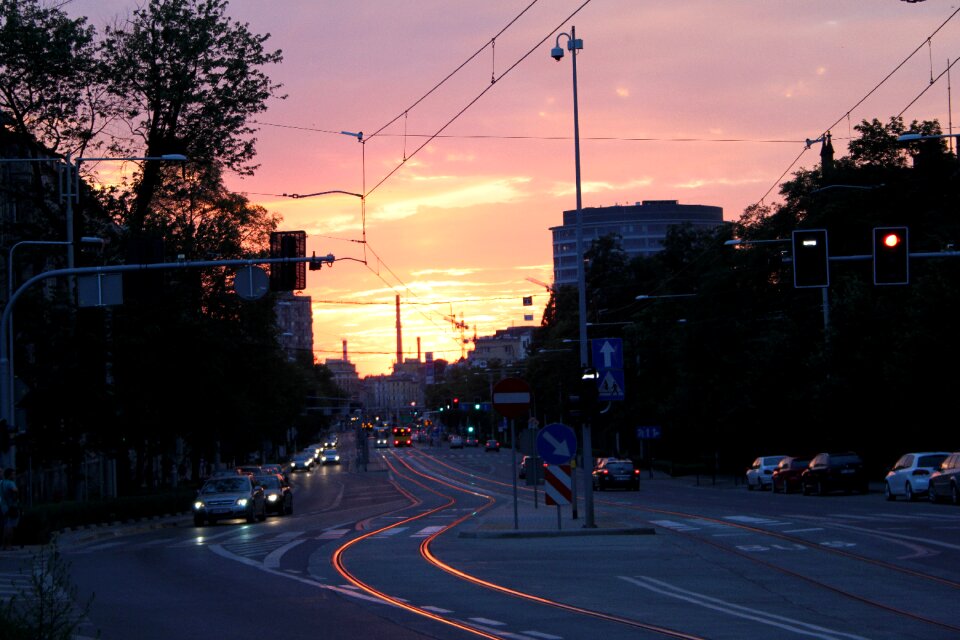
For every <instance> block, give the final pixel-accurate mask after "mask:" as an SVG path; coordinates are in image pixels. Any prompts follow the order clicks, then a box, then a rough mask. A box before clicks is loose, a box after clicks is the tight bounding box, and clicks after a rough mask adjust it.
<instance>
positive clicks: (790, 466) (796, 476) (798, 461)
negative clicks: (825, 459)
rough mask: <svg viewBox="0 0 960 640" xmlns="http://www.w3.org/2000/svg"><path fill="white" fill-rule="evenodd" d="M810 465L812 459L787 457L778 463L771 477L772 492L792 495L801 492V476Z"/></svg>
mask: <svg viewBox="0 0 960 640" xmlns="http://www.w3.org/2000/svg"><path fill="white" fill-rule="evenodd" d="M809 465H810V458H799V457H796V456H787V457H786V458H784V459H783V460H781V461H780V462H778V463H777V466H776V468H775V469H774V470H773V473H772V474H771V475H770V490H771V491H772V492H773V493H776V492H778V491H779V492H781V493H790V492H791V491H799V490H800V474H801V473H803V470H804V469H806V468H807V466H809Z"/></svg>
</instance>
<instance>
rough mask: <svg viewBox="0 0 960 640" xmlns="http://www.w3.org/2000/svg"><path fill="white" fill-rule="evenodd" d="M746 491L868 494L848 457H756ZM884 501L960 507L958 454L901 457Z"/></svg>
mask: <svg viewBox="0 0 960 640" xmlns="http://www.w3.org/2000/svg"><path fill="white" fill-rule="evenodd" d="M746 483H747V489H750V490H752V489H765V488H769V489H771V491H772V492H773V493H791V492H794V491H799V492H801V493H803V494H804V495H810V494H816V495H825V494H827V493H831V492H834V491H847V492H851V491H856V492H859V493H867V491H868V479H867V475H866V469H865V467H864V464H863V460H862V459H861V458H860V456H859V455H857V454H856V453H854V452H852V451H845V452H838V453H818V454H817V455H816V456H814V457H813V458H805V457H801V456H785V455H777V456H760V457H758V458H756V459H755V460H754V461H753V464H751V466H750V468H749V469H747V472H746ZM883 494H884V496H885V497H886V499H887V500H896V499H897V498H904V499H905V500H908V501H911V500H916V499H917V498H920V497H923V496H927V497H928V498H929V500H930V501H931V502H938V501H940V500H948V501H950V502H952V503H953V504H957V505H960V452H954V453H950V452H948V451H920V452H913V453H906V454H904V455H902V456H901V457H900V458H899V459H898V460H897V461H896V462H895V463H894V465H893V467H891V468H890V470H889V471H888V472H887V474H886V476H885V477H884V480H883Z"/></svg>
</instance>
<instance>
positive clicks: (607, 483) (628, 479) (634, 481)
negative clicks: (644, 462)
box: [593, 458, 640, 491]
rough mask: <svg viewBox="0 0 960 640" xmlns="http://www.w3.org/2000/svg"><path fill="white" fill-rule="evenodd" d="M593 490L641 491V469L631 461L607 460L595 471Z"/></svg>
mask: <svg viewBox="0 0 960 640" xmlns="http://www.w3.org/2000/svg"><path fill="white" fill-rule="evenodd" d="M593 488H594V489H595V490H597V491H603V490H605V489H632V490H633V491H639V490H640V469H637V468H636V467H634V466H633V462H632V461H631V460H621V459H618V458H605V459H603V460H601V461H600V463H599V464H598V465H597V466H596V467H595V468H594V470H593Z"/></svg>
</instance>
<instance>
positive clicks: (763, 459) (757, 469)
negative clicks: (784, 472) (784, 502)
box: [747, 456, 787, 491]
mask: <svg viewBox="0 0 960 640" xmlns="http://www.w3.org/2000/svg"><path fill="white" fill-rule="evenodd" d="M786 457H787V456H760V457H759V458H757V459H756V460H754V461H753V464H751V465H750V468H749V469H747V489H749V490H750V491H753V490H754V489H760V490H761V491H762V490H763V489H769V488H770V487H772V486H773V470H774V469H776V468H777V465H778V464H779V463H780V461H781V460H783V459H784V458H786Z"/></svg>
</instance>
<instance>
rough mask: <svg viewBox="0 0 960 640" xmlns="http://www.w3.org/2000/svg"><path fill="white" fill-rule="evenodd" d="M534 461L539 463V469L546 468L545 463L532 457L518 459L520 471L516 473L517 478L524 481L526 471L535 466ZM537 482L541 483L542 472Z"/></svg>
mask: <svg viewBox="0 0 960 640" xmlns="http://www.w3.org/2000/svg"><path fill="white" fill-rule="evenodd" d="M536 461H540V462H541V465H540V466H541V467H546V466H547V463H546V462H542V460H541V458H534V457H533V456H523V457H522V458H520V470H519V471H518V472H517V477H518V478H520V479H522V480H525V479H526V478H527V471H528V470H529V469H531V468H533V467H532V466H531V465H534V464H536ZM537 480H538V481H543V472H542V471H541V472H540V474H539V476H538V478H537Z"/></svg>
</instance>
